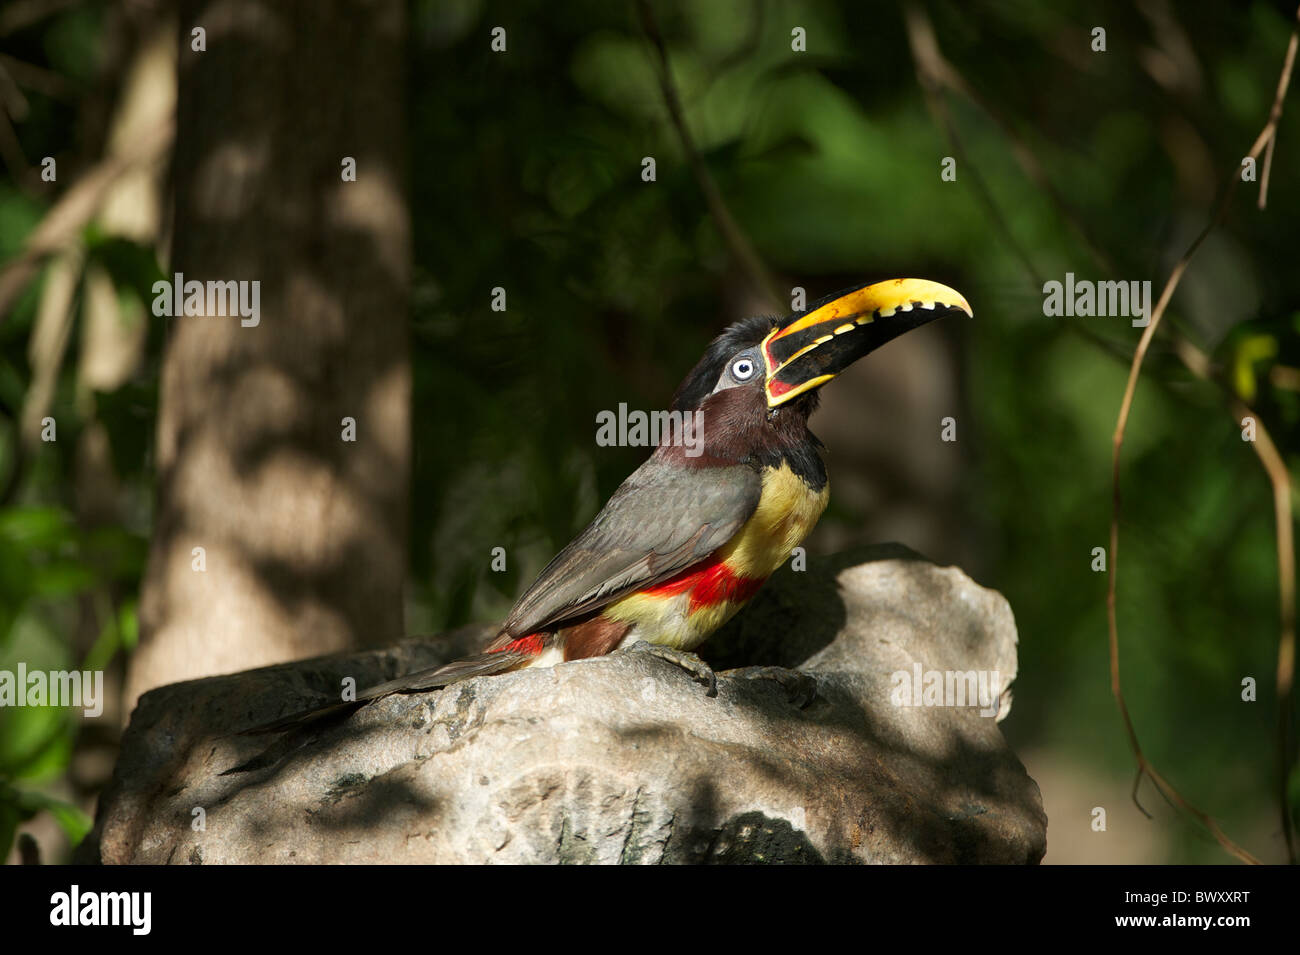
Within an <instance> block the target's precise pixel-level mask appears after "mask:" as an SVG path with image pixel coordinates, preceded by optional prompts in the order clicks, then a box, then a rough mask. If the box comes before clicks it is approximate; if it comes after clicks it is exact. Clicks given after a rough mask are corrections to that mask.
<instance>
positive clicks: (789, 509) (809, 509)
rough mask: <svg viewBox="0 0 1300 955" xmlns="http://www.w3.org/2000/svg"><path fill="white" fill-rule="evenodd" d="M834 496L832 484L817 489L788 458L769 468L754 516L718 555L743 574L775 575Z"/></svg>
mask: <svg viewBox="0 0 1300 955" xmlns="http://www.w3.org/2000/svg"><path fill="white" fill-rule="evenodd" d="M830 496H831V493H830V485H829V484H826V485H823V486H822V489H821V490H820V491H814V490H813V489H812V488H810V487H809V486H808V484H807V482H805V481H804V480H803V479H802V478H801V477H799V476H798V475H796V474H795V473H794V472H793V471H791V470H790V465H788V464H787V463H785V462H784V461H782V462H781V466H780V467H779V468H768V469H767V470H766V471H764V472H763V493H762V495H761V496H760V497H759V499H758V507H757V508H756V509H755V510H754V514H753V516H751V517H750V519H749V520H748V521H746V522H745V525H744V526H743V527H741V529H740V530H739V532H737V534H736V536H735V537H733V538H732V539H731V540H729V541H727V543H725V544H723V545H722V547H721V548H719V549H718V552H717V553H718V556H719V557H721V558H722V559H723V560H725V561H726V563H727V566H728V567H729V568H730V569H731V570H732V572H733V573H735V574H737V575H739V576H742V577H768V576H771V575H772V574H773V573H774V572H775V571H776V570H777V568H779V567H780V566H781V565H782V564H784V563H785V562H786V561H787V560H789V559H790V552H791V551H793V550H794V549H795V548H796V547H798V546H799V545H800V544H801V543H802V542H803V539H804V538H805V537H807V536H808V532H809V531H811V530H812V529H813V527H814V526H815V525H816V524H817V520H818V518H820V517H821V516H822V511H824V510H826V502H827V501H829V500H830Z"/></svg>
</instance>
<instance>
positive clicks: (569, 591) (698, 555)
mask: <svg viewBox="0 0 1300 955" xmlns="http://www.w3.org/2000/svg"><path fill="white" fill-rule="evenodd" d="M762 489H763V485H762V479H761V478H760V477H759V476H758V474H757V473H756V472H755V471H754V470H753V469H752V468H749V467H746V466H745V465H726V466H723V467H698V468H692V467H682V466H680V465H677V466H674V465H670V464H665V463H663V462H662V461H660V460H659V459H658V458H657V457H652V458H650V460H649V461H647V462H646V463H645V464H643V465H641V467H639V468H637V470H635V471H634V472H632V474H631V475H630V476H629V477H628V479H627V480H626V481H624V482H623V483H622V484H621V485H620V486H619V488H618V490H617V491H615V492H614V494H613V496H612V497H610V499H609V501H608V502H607V503H606V504H605V507H604V508H603V509H602V510H601V512H600V513H599V514H597V515H596V517H595V519H594V520H593V521H592V522H591V523H590V524H589V525H588V526H587V529H586V530H584V531H583V532H582V533H581V534H579V535H578V536H577V537H576V538H574V540H573V541H572V542H571V543H570V544H569V545H568V546H567V547H565V548H564V550H562V551H560V552H559V553H558V554H556V555H555V558H554V559H553V560H552V561H551V562H550V563H549V564H547V565H546V568H545V569H544V570H543V571H542V572H541V574H539V575H538V577H537V579H536V580H535V581H533V585H532V586H531V587H529V588H528V590H527V592H525V593H524V595H523V596H522V597H520V598H519V601H518V602H517V603H516V604H515V606H514V609H513V610H511V611H510V616H509V617H508V618H507V619H506V622H505V624H504V625H503V627H502V630H503V633H507V634H509V635H510V636H511V637H522V636H526V635H528V634H530V633H536V632H538V631H540V630H545V629H548V628H551V627H552V626H554V625H555V624H557V623H561V622H563V621H564V620H566V619H570V618H574V617H578V616H580V615H582V614H584V613H587V612H589V611H591V610H594V609H597V608H599V607H602V606H604V605H605V604H607V603H610V602H612V601H614V600H617V599H618V598H619V597H622V596H625V595H626V594H628V593H631V592H632V591H634V590H638V589H640V588H642V587H649V586H653V585H654V584H656V583H660V582H662V581H664V580H667V579H668V578H669V577H671V576H673V575H674V574H676V573H678V572H679V571H681V570H684V569H685V568H687V567H689V566H690V565H691V564H694V563H696V562H698V561H700V560H702V559H704V558H705V557H707V556H708V555H709V554H710V553H712V552H713V551H715V550H717V549H718V548H719V547H721V546H722V545H723V544H725V543H726V542H727V541H728V540H730V539H731V537H732V535H734V534H735V533H736V531H738V530H739V529H740V528H741V526H742V525H743V524H744V523H745V521H747V520H749V517H750V515H751V514H753V513H754V509H755V508H757V507H758V499H759V496H760V495H761V494H762Z"/></svg>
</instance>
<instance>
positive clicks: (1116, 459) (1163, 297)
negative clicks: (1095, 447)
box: [1106, 11, 1300, 862]
mask: <svg viewBox="0 0 1300 955" xmlns="http://www.w3.org/2000/svg"><path fill="white" fill-rule="evenodd" d="M1297 15H1298V16H1300V11H1297ZM1296 44H1297V33H1296V32H1295V31H1293V32H1292V34H1291V42H1290V45H1289V46H1288V48H1287V57H1286V62H1285V65H1284V66H1283V70H1282V77H1281V80H1280V81H1279V83H1278V88H1277V94H1276V96H1275V98H1274V102H1273V108H1272V110H1271V111H1270V113H1269V119H1268V122H1267V123H1266V124H1265V125H1264V129H1263V130H1262V131H1261V132H1260V134H1259V136H1258V137H1257V138H1256V140H1255V143H1254V145H1253V146H1252V147H1251V150H1250V153H1249V155H1250V156H1251V157H1252V158H1254V159H1256V160H1258V158H1259V155H1260V152H1261V151H1262V150H1263V149H1264V148H1265V146H1266V145H1267V144H1268V143H1270V142H1271V141H1272V140H1273V137H1274V136H1275V135H1276V133H1277V121H1278V118H1279V117H1280V116H1281V115H1282V100H1283V98H1284V97H1285V96H1286V91H1287V87H1288V85H1289V83H1290V79H1291V66H1292V63H1293V62H1294V59H1295V50H1296ZM1240 181H1241V175H1240V171H1239V170H1236V169H1234V171H1233V174H1232V176H1231V177H1229V179H1228V182H1227V184H1226V186H1225V187H1224V189H1223V191H1222V193H1221V194H1220V196H1219V200H1218V202H1217V204H1216V206H1215V210H1214V214H1213V216H1212V217H1211V219H1210V221H1209V223H1208V224H1207V225H1206V226H1205V228H1204V229H1203V230H1202V231H1201V233H1200V234H1199V235H1198V236H1197V237H1196V239H1195V240H1194V241H1193V242H1192V244H1191V246H1190V247H1189V248H1188V249H1187V251H1186V252H1184V253H1183V256H1182V258H1181V259H1179V260H1178V263H1177V264H1176V265H1175V266H1174V268H1173V270H1172V271H1171V272H1170V274H1169V278H1168V279H1167V280H1166V282H1165V286H1164V289H1163V290H1162V291H1161V293H1160V298H1159V300H1158V301H1157V302H1156V305H1155V308H1154V309H1153V310H1152V312H1151V320H1150V322H1149V324H1148V325H1147V327H1146V328H1145V329H1144V330H1143V332H1142V337H1141V339H1140V340H1139V341H1138V346H1137V350H1136V351H1135V352H1134V354H1133V363H1132V365H1131V367H1130V368H1129V375H1128V382H1127V384H1126V385H1125V388H1124V398H1123V401H1122V402H1121V403H1120V411H1119V418H1118V420H1117V421H1116V423H1115V433H1114V437H1113V439H1112V457H1111V520H1110V574H1109V576H1108V581H1107V587H1106V620H1107V628H1108V631H1109V637H1110V678H1111V693H1112V694H1113V695H1114V697H1115V702H1116V704H1117V705H1118V706H1119V711H1120V716H1121V717H1122V718H1123V721H1124V729H1125V732H1126V733H1127V734H1128V738H1129V745H1130V747H1131V748H1132V750H1133V756H1134V758H1135V759H1136V760H1137V764H1138V772H1137V776H1136V778H1135V779H1134V783H1133V790H1134V799H1135V801H1136V794H1137V787H1138V786H1139V784H1140V783H1141V781H1142V777H1143V776H1144V775H1145V776H1147V777H1148V778H1149V779H1151V781H1152V782H1154V783H1155V784H1156V786H1157V788H1159V790H1160V791H1161V793H1163V794H1164V796H1165V797H1166V798H1167V799H1170V800H1171V801H1172V802H1174V803H1175V804H1177V805H1178V806H1179V807H1180V808H1182V809H1184V810H1185V811H1187V812H1189V813H1190V814H1191V815H1193V816H1194V817H1195V818H1197V819H1198V820H1199V821H1200V822H1201V824H1202V825H1204V826H1205V827H1206V828H1207V829H1208V830H1209V831H1210V832H1211V834H1213V835H1214V837H1215V838H1216V839H1217V840H1218V841H1219V844H1220V845H1222V846H1223V847H1224V849H1226V850H1227V851H1228V852H1230V853H1232V854H1233V855H1234V856H1236V857H1237V858H1239V859H1241V860H1243V861H1246V862H1258V861H1259V860H1257V859H1256V858H1255V857H1254V856H1252V855H1251V854H1250V853H1248V852H1247V851H1246V850H1245V849H1242V848H1241V847H1240V846H1238V845H1237V844H1236V843H1235V842H1233V841H1232V840H1231V839H1229V838H1228V837H1227V836H1226V835H1225V834H1224V833H1223V831H1222V830H1221V829H1220V828H1219V826H1218V824H1217V823H1216V822H1215V821H1214V820H1213V819H1212V818H1211V817H1210V816H1208V815H1206V814H1205V813H1203V812H1201V811H1200V810H1199V809H1197V808H1195V807H1194V806H1192V805H1191V804H1190V803H1188V802H1187V800H1186V799H1184V798H1183V796H1182V795H1181V794H1180V793H1179V792H1178V790H1177V789H1175V788H1174V787H1173V786H1172V785H1171V784H1170V783H1169V782H1168V781H1167V780H1165V778H1164V777H1163V776H1161V775H1160V773H1159V772H1157V771H1156V769H1155V767H1154V766H1153V765H1152V764H1151V763H1150V762H1149V761H1148V760H1147V758H1146V755H1145V754H1144V753H1143V750H1142V746H1141V744H1140V743H1139V742H1138V737H1137V730H1136V729H1135V728H1134V726H1133V721H1132V718H1131V717H1130V716H1129V712H1128V706H1127V704H1126V702H1125V700H1124V692H1123V689H1122V688H1121V685H1120V672H1119V628H1118V624H1117V622H1116V612H1115V604H1116V600H1115V595H1116V587H1117V579H1118V575H1119V510H1120V490H1119V487H1120V483H1119V478H1120V450H1121V449H1122V447H1123V444H1124V432H1125V429H1126V428H1127V426H1128V417H1129V412H1130V410H1131V409H1132V406H1133V396H1134V393H1135V392H1136V390H1137V382H1138V377H1139V376H1140V375H1141V372H1142V362H1143V360H1144V359H1145V357H1146V353H1147V349H1148V347H1150V344H1151V339H1152V338H1153V337H1154V336H1155V333H1156V330H1157V329H1158V328H1159V327H1160V320H1161V319H1162V318H1163V317H1164V314H1165V309H1166V308H1168V306H1169V301H1170V299H1171V298H1172V297H1173V294H1174V290H1175V289H1177V288H1178V283H1179V282H1181V281H1182V278H1183V274H1184V273H1185V272H1186V271H1187V267H1188V265H1189V264H1190V262H1191V260H1192V257H1193V256H1194V255H1195V254H1196V252H1197V250H1199V249H1200V247H1201V244H1202V243H1203V242H1204V241H1205V239H1206V237H1207V236H1209V235H1210V233H1211V232H1213V231H1214V229H1215V228H1217V227H1218V225H1219V223H1220V222H1221V221H1222V220H1223V217H1224V216H1225V215H1226V214H1227V210H1228V204H1229V201H1230V200H1231V198H1232V195H1233V192H1234V190H1235V188H1236V185H1237V183H1238V182H1240ZM1268 446H1269V447H1270V448H1273V445H1272V442H1271V440H1270V441H1268ZM1273 451H1274V456H1275V457H1276V448H1273ZM1257 453H1259V452H1257ZM1265 458H1266V455H1265V454H1263V453H1261V461H1264V463H1265V467H1266V468H1271V467H1272V466H1273V465H1272V461H1271V459H1270V460H1265ZM1279 460H1280V459H1279ZM1270 477H1271V478H1272V477H1273V475H1272V472H1271V470H1270ZM1286 486H1287V487H1288V488H1289V481H1288V482H1286ZM1274 487H1275V488H1276V487H1277V482H1276V480H1275V479H1274ZM1289 493H1290V492H1289V489H1288V491H1287V501H1286V506H1285V516H1286V521H1287V525H1286V528H1285V529H1283V528H1282V527H1280V526H1279V528H1278V553H1279V567H1278V575H1279V578H1280V583H1279V587H1280V588H1281V593H1282V596H1281V598H1280V599H1281V601H1282V605H1283V621H1282V627H1283V631H1282V637H1281V643H1282V645H1283V647H1289V648H1290V665H1291V667H1292V668H1293V667H1294V640H1295V638H1294V622H1293V614H1294V587H1295V570H1294V556H1293V553H1292V552H1291V550H1290V541H1291V525H1290V497H1289ZM1276 497H1277V495H1276V493H1275V501H1276ZM1276 511H1277V515H1278V519H1279V521H1280V520H1281V519H1282V517H1283V508H1282V506H1281V505H1280V504H1279V505H1277V507H1276ZM1284 541H1285V542H1286V546H1287V551H1288V552H1287V554H1286V555H1285V556H1284V555H1283V553H1282V551H1283V542H1284ZM1288 575H1289V576H1288ZM1288 593H1289V594H1290V596H1288ZM1288 614H1290V615H1291V616H1290V617H1289V616H1288ZM1288 630H1289V631H1290V636H1288ZM1284 652H1286V651H1284V650H1283V649H1281V648H1280V649H1279V667H1281V666H1282V664H1283V662H1284V660H1283V654H1284ZM1292 672H1293V670H1288V674H1290V673H1292ZM1286 679H1287V684H1288V686H1289V680H1290V677H1289V675H1288V677H1287V678H1286ZM1282 683H1283V677H1282V674H1281V673H1279V689H1280V688H1281V685H1282ZM1287 699H1288V700H1289V699H1290V692H1289V690H1288V693H1287ZM1282 748H1283V749H1286V747H1285V745H1283V747H1282ZM1283 759H1284V761H1289V752H1286V753H1284V755H1283ZM1281 785H1282V787H1283V793H1284V794H1285V785H1286V782H1285V774H1284V776H1283V780H1282V784H1281ZM1139 808H1140V806H1139ZM1144 811H1145V810H1144ZM1281 811H1282V815H1283V829H1284V832H1285V834H1286V841H1287V851H1288V856H1289V857H1290V858H1291V859H1292V860H1293V861H1294V844H1293V837H1292V833H1291V822H1290V814H1289V812H1288V809H1287V804H1286V799H1285V796H1284V798H1283V800H1282V806H1281Z"/></svg>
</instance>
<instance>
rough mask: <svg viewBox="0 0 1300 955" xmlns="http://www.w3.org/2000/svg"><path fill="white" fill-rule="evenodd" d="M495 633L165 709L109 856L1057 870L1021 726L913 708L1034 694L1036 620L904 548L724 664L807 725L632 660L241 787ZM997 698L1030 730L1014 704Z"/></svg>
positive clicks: (99, 837)
mask: <svg viewBox="0 0 1300 955" xmlns="http://www.w3.org/2000/svg"><path fill="white" fill-rule="evenodd" d="M484 635H485V634H484V631H483V630H482V628H469V629H466V630H461V631H457V632H455V633H453V634H450V635H449V636H448V637H446V638H444V639H441V640H438V641H434V642H409V643H405V644H402V645H401V646H399V647H397V648H394V649H392V650H388V651H378V652H367V653H361V654H352V655H342V656H335V657H326V658H320V659H316V660H309V661H304V662H301V663H294V664H288V665H284V666H276V667H269V668H266V669H261V670H253V671H249V672H245V673H238V674H234V675H231V676H222V677H215V678H212V679H207V680H198V681H193V682H189V683H179V684H174V685H171V686H166V687H162V688H159V689H157V690H154V691H152V692H150V693H148V694H146V695H145V696H144V697H143V698H142V699H141V701H140V704H139V706H138V708H137V709H136V711H135V713H134V714H133V716H132V719H131V724H130V726H129V728H128V730H127V732H126V735H125V737H124V739H123V742H122V753H121V757H120V759H119V761H118V765H117V767H116V769H115V772H114V777H113V781H112V783H111V784H110V786H109V788H108V789H106V790H105V792H104V794H103V796H102V798H101V802H100V807H99V813H98V818H97V821H96V828H95V832H94V833H93V834H92V836H91V838H90V839H89V840H88V841H87V843H86V846H85V848H84V851H83V856H82V858H83V860H94V859H95V858H98V859H99V860H101V861H103V862H105V863H167V862H178V863H283V862H307V863H392V862H398V863H482V862H516V863H548V862H549V863H557V862H602V863H615V862H627V863H632V862H638V863H651V862H721V863H752V862H772V863H817V862H832V863H838V862H882V863H904V862H929V863H945V862H961V863H973V862H983V863H1036V862H1038V861H1039V860H1040V859H1041V858H1042V856H1043V853H1044V851H1045V849H1046V831H1047V819H1046V816H1045V815H1044V813H1043V809H1042V801H1041V797H1040V795H1039V792H1038V787H1037V785H1036V784H1035V783H1034V781H1033V780H1032V779H1030V778H1029V776H1028V775H1027V774H1026V773H1025V770H1024V767H1023V766H1022V765H1021V763H1020V761H1019V760H1018V759H1017V758H1016V756H1015V754H1014V753H1012V752H1011V750H1010V749H1009V748H1008V746H1007V744H1006V742H1005V740H1004V739H1003V737H1002V733H1001V731H1000V729H999V727H998V722H997V719H996V718H993V717H991V716H981V715H980V712H979V709H980V708H979V706H978V705H976V706H900V705H896V703H897V702H898V699H897V697H896V694H897V692H898V687H899V685H900V680H901V677H899V676H898V675H897V674H900V673H903V674H908V675H909V676H911V675H912V674H914V673H915V672H916V666H917V665H919V667H920V669H921V670H922V671H923V672H925V671H941V672H942V671H998V673H999V674H1000V676H1001V686H1002V687H1005V686H1006V685H1008V684H1009V683H1010V682H1011V680H1012V679H1013V678H1014V676H1015V672H1016V630H1015V623H1014V620H1013V618H1012V614H1011V609H1010V607H1009V606H1008V605H1007V602H1006V600H1005V599H1003V598H1002V596H1001V595H999V594H998V593H996V592H994V591H991V590H987V589H985V588H983V587H980V586H978V585H977V584H975V583H974V582H973V581H971V580H970V579H969V578H968V577H967V576H966V575H965V574H963V573H962V572H961V571H960V570H958V569H956V568H941V567H936V566H934V565H933V564H930V563H928V562H926V561H925V560H923V559H921V558H919V557H917V556H916V555H915V554H912V553H910V552H908V551H906V550H904V549H902V548H899V547H897V546H892V547H891V546H887V547H877V548H869V549H866V550H859V551H856V552H853V553H849V554H843V555H840V556H838V557H837V558H833V559H829V560H826V561H821V562H817V561H812V562H810V564H809V567H808V570H807V571H805V572H801V573H796V572H792V571H790V570H789V569H788V568H787V569H786V570H783V571H782V572H781V573H779V574H777V575H776V576H774V577H773V579H772V580H771V581H770V582H769V583H768V585H767V586H766V587H765V588H764V589H763V591H762V592H761V593H760V595H759V596H758V597H757V598H756V599H755V600H754V602H753V603H752V604H751V606H750V607H748V608H747V609H746V610H745V611H744V612H743V613H741V614H740V615H738V617H737V618H736V619H735V620H733V621H732V623H731V624H730V625H728V627H727V628H725V629H724V631H723V632H721V633H720V634H718V635H717V636H716V637H715V639H714V640H713V641H711V642H710V644H708V645H706V646H705V648H704V656H705V658H706V659H707V660H709V662H710V663H712V664H713V665H714V666H715V668H718V669H721V668H722V667H729V666H745V665H751V664H772V665H778V664H779V665H783V666H788V667H798V669H800V670H801V671H803V672H805V673H807V674H809V675H811V676H812V677H813V678H814V679H815V680H816V684H817V691H818V693H817V697H816V699H815V700H814V701H813V702H812V703H811V704H810V705H808V706H807V707H806V708H804V709H800V708H799V707H798V706H797V705H795V704H793V703H791V702H790V701H789V695H788V693H787V692H786V691H785V690H784V689H783V688H782V687H781V686H779V685H778V684H777V683H775V682H772V681H770V680H755V679H743V678H739V677H734V676H733V677H728V676H721V677H720V679H719V685H718V695H717V697H715V698H711V697H708V696H706V695H705V691H704V689H703V687H701V686H700V684H698V683H696V682H694V681H692V680H691V678H690V677H689V676H688V675H687V674H686V673H685V672H683V671H681V670H680V669H679V668H677V667H675V666H674V665H672V664H671V663H667V662H665V661H663V660H660V659H656V658H653V657H651V656H648V655H645V654H635V653H619V654H614V655H611V656H609V657H603V658H599V659H594V660H585V661H579V662H575V663H571V664H564V665H561V666H558V667H555V668H553V669H549V670H525V671H521V672H518V673H512V674H506V675H502V676H494V677H483V678H479V679H476V680H471V681H468V682H465V683H462V684H459V685H456V686H452V687H449V688H447V689H445V690H441V691H434V692H428V693H422V694H412V695H403V696H395V697H389V698H387V699H384V700H382V701H380V702H378V703H376V704H373V705H371V706H368V707H365V708H363V709H362V710H361V711H359V712H358V713H356V714H355V715H353V716H351V717H350V718H349V719H347V720H345V721H343V722H340V723H337V724H335V725H331V726H328V727H324V728H320V729H318V730H316V731H315V732H313V733H312V734H311V736H310V738H309V741H308V742H307V744H306V745H304V746H302V747H301V748H298V749H297V750H295V751H293V752H290V753H289V754H288V755H287V756H285V757H284V758H283V759H281V760H280V761H279V762H278V763H276V764H274V765H271V766H268V767H265V768H262V769H259V770H255V771H252V772H246V773H238V774H233V775H221V773H222V772H223V771H224V770H226V769H229V768H230V767H232V766H235V765H237V764H240V763H242V762H243V761H245V760H246V759H248V758H250V757H251V756H253V755H255V754H256V753H257V752H258V751H259V750H263V749H265V748H266V747H267V746H268V743H269V742H270V741H269V740H268V739H267V738H266V737H247V736H231V735H228V734H229V733H231V732H232V731H234V730H237V729H240V728H243V727H247V726H251V725H255V724H257V723H260V722H264V721H267V720H270V719H274V718H275V717H277V716H279V715H282V714H284V713H289V712H293V711H295V710H298V709H301V708H302V707H304V706H305V705H308V704H310V703H312V702H314V701H316V700H318V699H322V698H329V697H335V698H336V697H337V693H338V687H339V685H340V682H339V681H340V680H341V679H343V678H344V677H345V676H350V677H353V678H355V679H356V680H357V684H358V686H365V685H367V684H370V683H373V682H378V681H380V680H383V679H387V678H390V677H392V676H395V675H397V674H399V673H402V672H406V671H408V670H411V669H414V668H417V667H422V666H428V665H430V664H432V663H435V662H440V661H442V660H446V659H451V658H454V657H456V656H458V655H460V654H463V653H464V652H466V651H467V650H469V649H471V648H473V647H475V646H476V645H477V644H478V642H479V641H481V640H482V639H483V637H484ZM985 702H986V703H989V702H992V704H993V705H992V706H990V707H988V708H987V710H988V711H989V712H997V713H998V716H999V717H1001V716H1005V715H1006V711H1007V709H1008V707H1009V705H1010V696H1009V692H1003V693H1001V695H1000V696H999V697H997V698H995V699H993V700H992V701H990V699H989V698H987V697H986V699H985ZM196 810H201V812H198V811H196ZM198 820H202V823H203V825H202V827H200V826H199V825H198V824H197V822H198Z"/></svg>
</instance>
